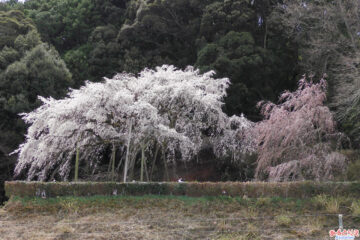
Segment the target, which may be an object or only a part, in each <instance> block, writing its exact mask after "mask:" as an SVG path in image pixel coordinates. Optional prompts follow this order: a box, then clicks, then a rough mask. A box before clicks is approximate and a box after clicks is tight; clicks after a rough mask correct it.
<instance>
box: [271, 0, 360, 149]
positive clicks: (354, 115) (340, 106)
mask: <svg viewBox="0 0 360 240" xmlns="http://www.w3.org/2000/svg"><path fill="white" fill-rule="evenodd" d="M359 13H360V2H359V1H357V0H336V1H327V0H317V1H303V0H285V1H283V2H282V3H281V4H279V5H278V7H277V9H276V11H274V12H273V13H272V17H271V18H272V19H273V20H275V22H274V23H273V24H276V25H282V27H283V30H284V31H283V32H284V33H286V34H287V36H288V37H289V38H290V39H293V40H294V41H295V42H296V43H297V44H298V46H299V66H300V71H301V72H309V73H311V74H315V75H316V77H318V78H320V77H321V76H322V75H323V74H324V73H326V74H327V75H328V82H329V101H328V105H329V106H330V108H331V109H332V110H333V111H334V113H335V115H334V116H335V118H336V120H337V121H338V122H339V125H340V127H341V129H342V130H343V131H344V132H345V133H346V134H348V136H349V137H350V138H351V140H352V141H353V144H354V145H355V146H356V147H358V146H360V124H359V121H358V119H359V117H360V88H359V84H360V71H359V64H360V42H359V36H360V25H359ZM279 23H280V24H279Z"/></svg>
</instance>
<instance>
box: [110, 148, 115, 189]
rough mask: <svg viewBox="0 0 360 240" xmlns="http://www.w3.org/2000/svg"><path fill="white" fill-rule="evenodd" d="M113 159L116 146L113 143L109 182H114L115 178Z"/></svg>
mask: <svg viewBox="0 0 360 240" xmlns="http://www.w3.org/2000/svg"><path fill="white" fill-rule="evenodd" d="M115 157H116V146H115V143H113V149H112V154H111V160H112V162H111V181H112V182H113V181H114V177H115Z"/></svg>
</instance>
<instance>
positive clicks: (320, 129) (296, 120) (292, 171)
mask: <svg viewBox="0 0 360 240" xmlns="http://www.w3.org/2000/svg"><path fill="white" fill-rule="evenodd" d="M326 88H327V83H326V80H325V79H321V80H320V82H319V83H313V82H312V81H307V80H306V78H305V77H304V78H302V79H301V80H300V81H299V87H298V89H297V90H296V91H294V92H289V91H286V92H284V93H283V94H281V96H280V98H279V101H280V103H279V104H277V105H276V104H274V103H271V102H260V103H259V104H258V106H259V108H260V109H261V113H262V115H263V116H264V117H265V120H263V121H262V122H260V123H258V125H257V126H256V132H257V134H258V140H257V143H258V147H259V152H258V154H259V155H258V160H257V163H258V165H257V168H256V173H255V175H256V178H257V179H259V180H269V181H291V180H304V179H314V180H328V179H334V177H336V176H337V174H339V173H342V172H343V171H344V170H345V167H346V158H345V156H344V155H342V154H340V153H338V152H336V150H337V148H339V147H340V145H341V143H342V140H344V139H345V136H344V135H343V134H341V133H339V132H337V130H336V123H335V121H334V118H333V115H332V113H331V112H330V110H329V108H328V107H326V106H324V102H325V100H326Z"/></svg>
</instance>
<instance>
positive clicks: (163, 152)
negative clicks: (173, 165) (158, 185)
mask: <svg viewBox="0 0 360 240" xmlns="http://www.w3.org/2000/svg"><path fill="white" fill-rule="evenodd" d="M165 150H166V142H164V143H163V151H162V154H163V161H164V168H165V176H164V179H165V181H169V180H170V178H169V171H168V166H167V162H166V154H165Z"/></svg>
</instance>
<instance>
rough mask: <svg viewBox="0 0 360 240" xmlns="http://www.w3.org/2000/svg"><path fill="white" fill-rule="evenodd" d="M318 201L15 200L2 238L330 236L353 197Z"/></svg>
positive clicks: (0, 227) (0, 212)
mask: <svg viewBox="0 0 360 240" xmlns="http://www.w3.org/2000/svg"><path fill="white" fill-rule="evenodd" d="M315 200H316V199H315ZM315 200H314V199H313V200H296V199H293V200H286V199H271V198H263V199H253V200H244V199H223V198H222V199H206V198H176V197H171V198H166V197H142V198H139V197H138V198H135V197H134V198H131V197H126V198H121V197H119V198H111V199H107V198H96V199H92V200H91V199H90V200H88V199H76V198H65V199H57V200H56V201H52V202H51V201H49V202H47V200H41V201H38V200H27V201H23V200H10V201H9V202H8V203H7V204H6V205H5V206H4V207H2V208H0V239H9V240H10V239H11V240H13V239H24V240H25V239H26V240H28V239H34V240H35V239H37V240H40V239H41V240H42V239H44V240H45V239H58V240H60V239H104V240H105V239H126V240H127V239H129V240H132V239H134V240H135V239H151V240H155V239H157V240H165V239H169V240H170V239H171V240H172V239H174V240H181V239H214V240H235V239H240V240H241V239H244V240H245V239H249V240H250V239H318V240H319V239H331V238H329V235H328V231H329V230H330V229H334V228H336V227H337V214H336V213H335V212H336V211H342V209H348V207H347V206H346V205H347V204H350V200H347V204H346V202H345V201H343V202H341V201H340V200H338V205H336V204H334V205H335V206H330V205H329V203H330V202H331V201H330V200H324V199H320V200H316V201H315ZM339 203H340V204H339ZM341 204H342V205H341ZM331 207H332V208H331ZM344 211H345V210H344ZM349 214H350V212H348V215H349ZM348 215H345V216H344V225H345V227H346V226H348V228H350V227H352V228H355V227H356V226H355V225H360V224H359V223H360V221H358V220H360V218H357V217H353V216H350V215H349V217H347V216H348ZM346 224H347V225H346ZM350 225H351V226H350ZM359 227H360V226H358V228H359Z"/></svg>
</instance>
